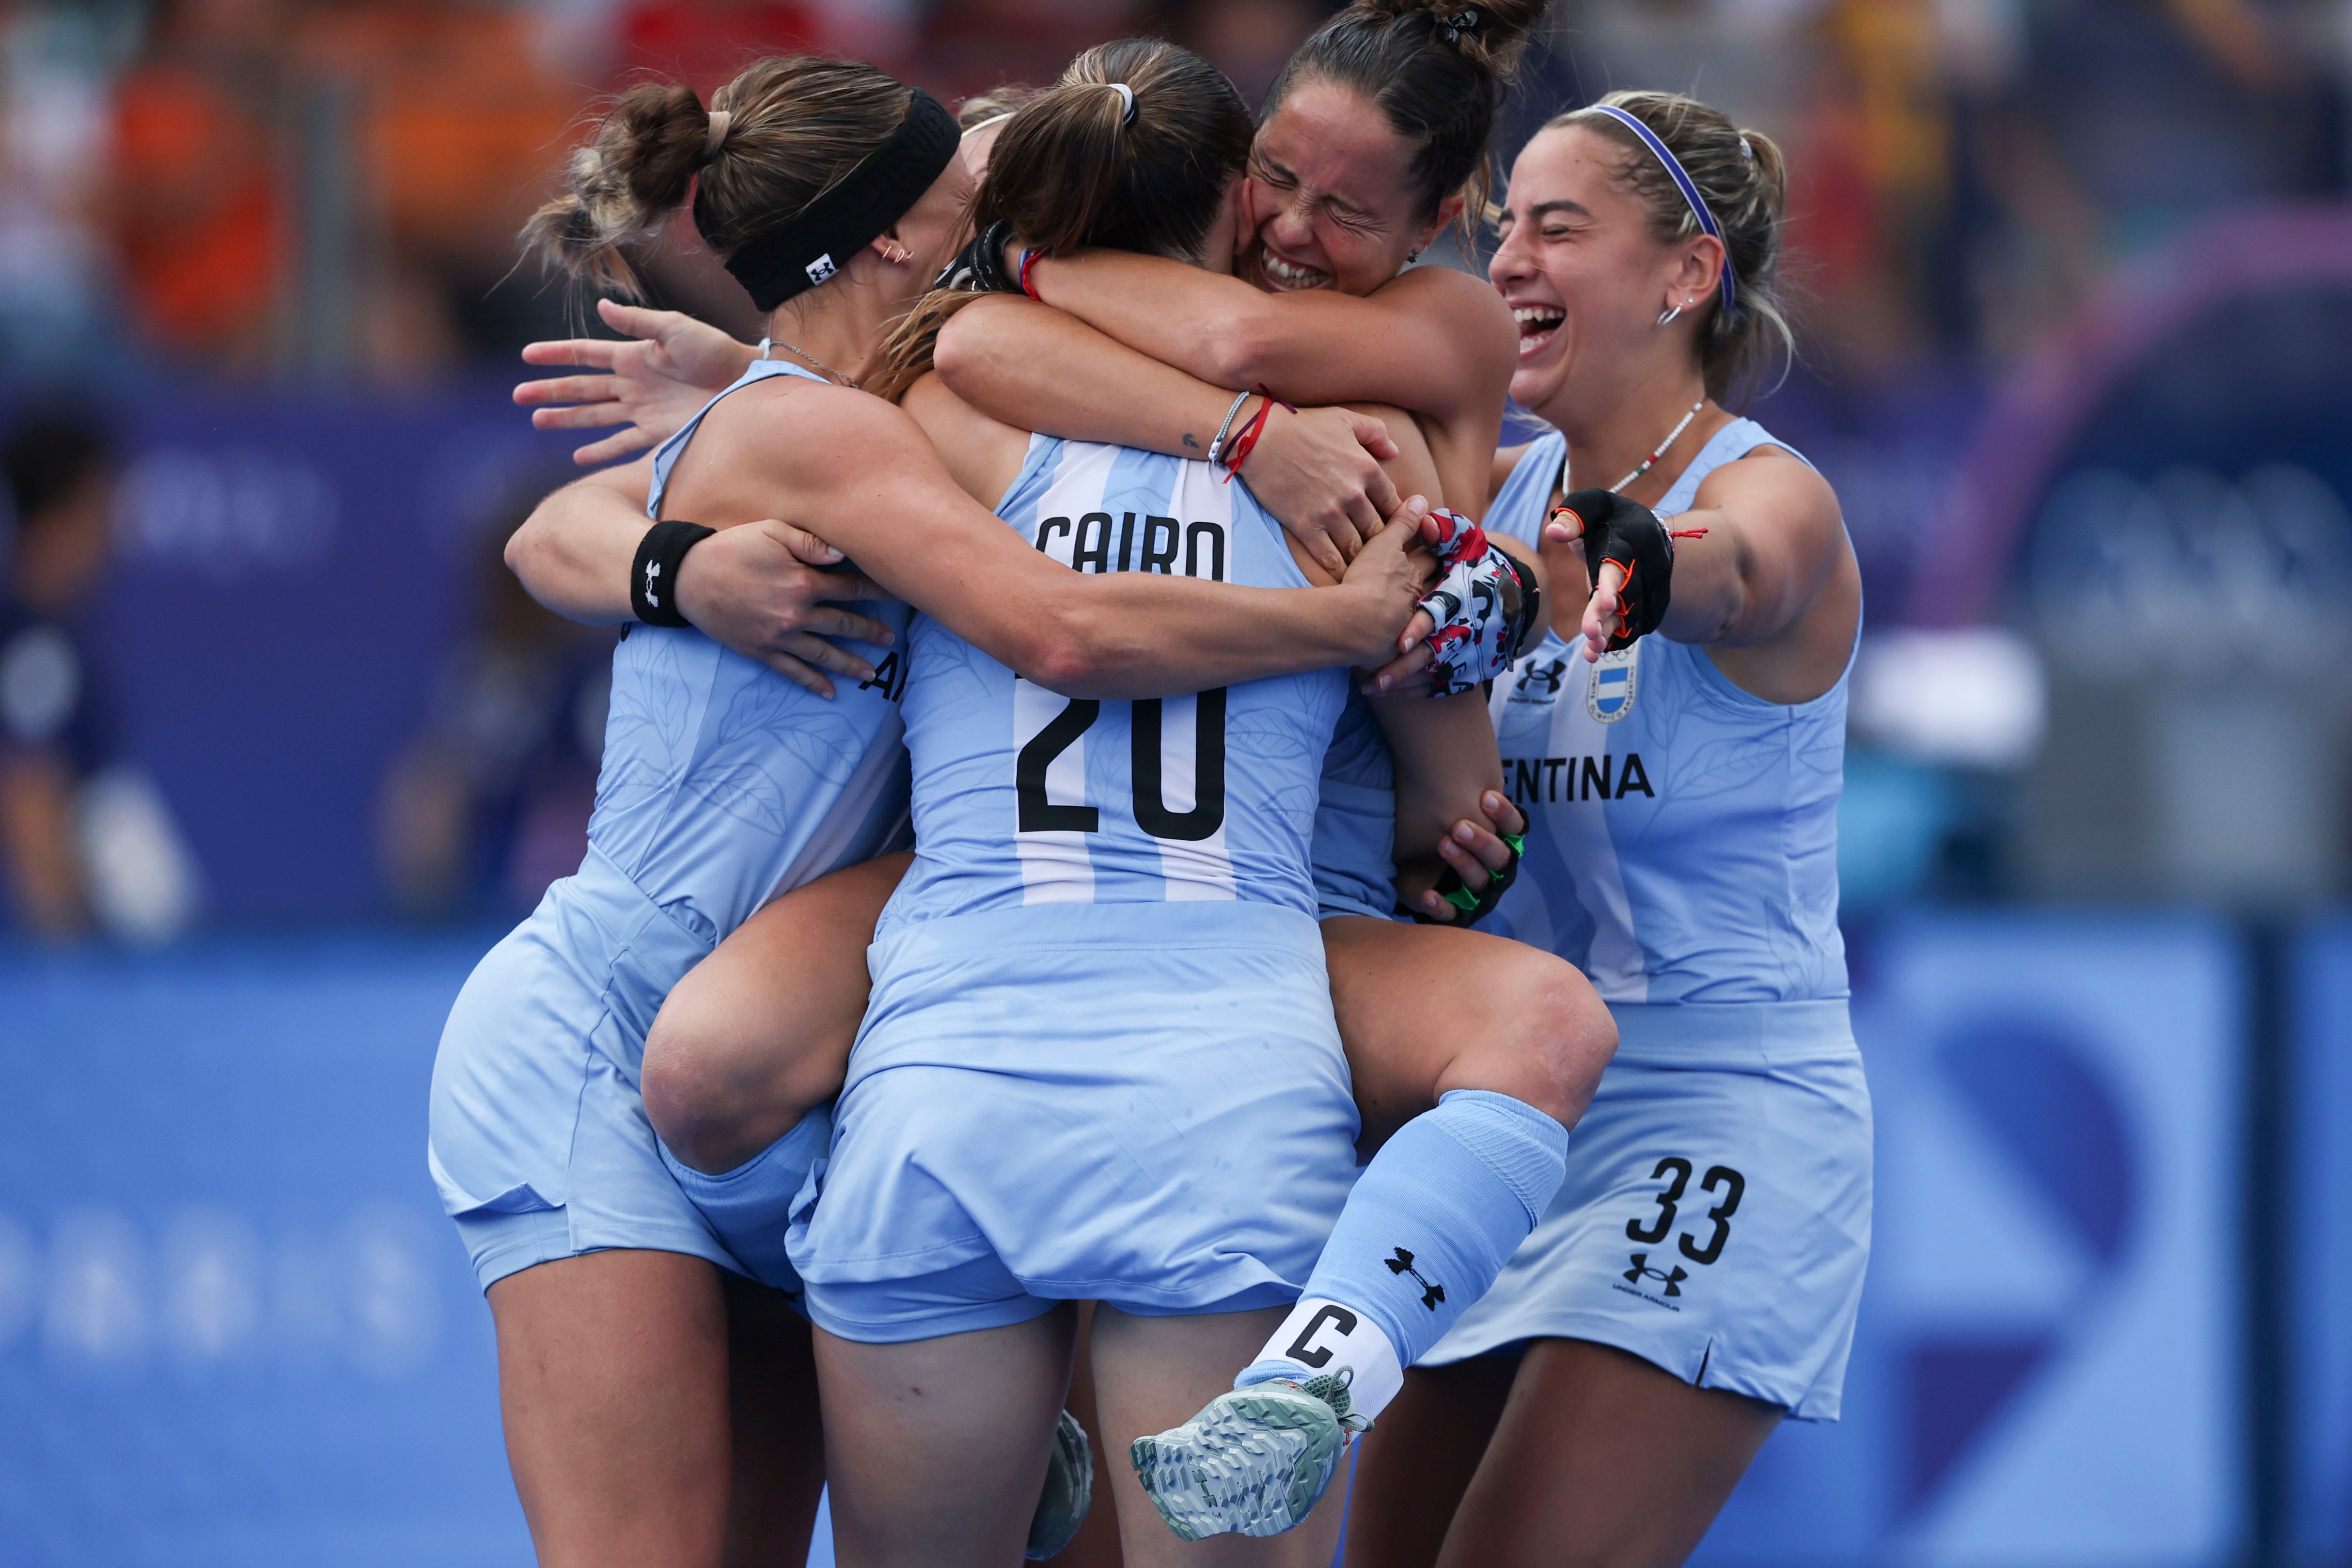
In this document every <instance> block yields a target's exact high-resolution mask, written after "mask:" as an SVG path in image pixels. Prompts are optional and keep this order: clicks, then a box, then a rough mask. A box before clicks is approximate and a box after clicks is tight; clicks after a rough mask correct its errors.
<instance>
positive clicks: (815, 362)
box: [760, 338, 1689, 435]
mask: <svg viewBox="0 0 2352 1568" xmlns="http://www.w3.org/2000/svg"><path fill="white" fill-rule="evenodd" d="M771 343H773V344H774V345H775V346H776V347H778V348H780V349H782V350H783V351H784V352H785V353H789V354H795V355H797V356H799V357H800V358H802V359H804V360H806V361H808V362H809V363H810V365H811V366H813V367H814V368H815V369H817V370H821V371H823V372H824V374H826V375H828V376H830V377H832V378H833V380H834V381H835V383H836V384H839V385H842V386H846V387H849V388H851V389H852V390H856V386H857V382H856V379H855V378H854V377H851V376H846V375H844V374H841V373H840V372H839V371H837V370H835V369H834V368H833V366H831V365H829V364H827V363H824V361H823V360H821V359H819V358H817V357H816V355H814V354H813V353H809V352H808V350H806V349H804V348H803V347H801V346H800V345H799V344H798V343H788V342H785V341H784V340H783V339H782V338H761V340H760V357H761V359H766V358H767V357H768V345H769V344H771ZM1684 423H1685V424H1687V423H1689V421H1687V420H1685V422H1684ZM1675 434H1676V435H1680V434H1681V432H1680V431H1679V430H1677V431H1676V432H1675Z"/></svg>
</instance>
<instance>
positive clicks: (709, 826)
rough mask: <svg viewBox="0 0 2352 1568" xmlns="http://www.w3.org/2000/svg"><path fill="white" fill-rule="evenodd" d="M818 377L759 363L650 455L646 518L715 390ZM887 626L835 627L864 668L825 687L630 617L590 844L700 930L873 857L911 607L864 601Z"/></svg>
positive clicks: (892, 770)
mask: <svg viewBox="0 0 2352 1568" xmlns="http://www.w3.org/2000/svg"><path fill="white" fill-rule="evenodd" d="M779 375H798V376H804V377H807V379H809V380H811V381H818V382H820V383H822V378H821V377H818V376H815V375H812V374H810V373H809V372H807V371H804V370H803V369H801V367H800V366H798V365H795V364H789V363H783V362H782V361H779V360H761V361H759V362H757V363H754V364H753V365H752V366H751V369H750V370H748V371H746V372H744V373H743V375H742V377H741V378H740V380H738V381H737V382H735V384H733V385H731V386H730V387H728V388H727V390H726V391H725V392H721V393H720V394H719V397H714V398H712V399H711V400H710V402H709V404H706V405H704V406H703V409H702V412H701V413H700V414H698V415H696V416H694V418H693V419H692V420H691V421H690V422H688V425H687V426H686V427H685V428H684V429H682V430H680V431H678V432H677V434H676V435H675V436H672V437H670V438H669V439H668V440H667V441H665V442H663V443H662V444H661V446H660V447H659V448H658V449H657V450H656V452H655V454H654V477H653V489H652V495H651V498H650V500H648V502H647V504H646V515H647V516H648V517H654V518H658V517H659V516H660V515H661V505H662V497H663V494H664V492H665V491H667V489H668V487H669V476H670V470H671V468H673V467H674V466H675V465H676V464H677V459H678V457H679V455H680V454H682V453H683V452H684V451H685V450H686V446H687V443H688V442H689V441H691V440H692V439H694V433H695V431H696V430H697V429H698V428H700V426H701V424H702V421H703V419H704V417H705V416H708V415H709V412H710V410H711V408H713V407H715V406H716V405H718V403H719V398H723V397H725V396H727V395H729V394H730V393H733V392H735V391H738V390H739V389H740V388H742V387H746V386H750V385H751V384H754V383H756V382H761V381H765V380H768V379H769V378H770V377H772V376H779ZM857 610H858V612H859V613H860V614H862V615H866V616H871V617H872V618H874V619H876V620H878V621H880V622H882V623H883V624H884V625H885V626H889V627H891V628H892V629H893V630H894V631H896V632H897V633H898V641H897V643H896V644H895V645H894V646H893V647H889V648H882V647H875V646H873V645H872V644H869V643H862V642H856V641H851V640H849V639H846V638H845V639H840V640H841V643H842V646H843V647H846V648H848V649H850V650H851V651H853V652H855V653H856V654H857V655H858V656H859V657H861V658H864V659H866V662H868V663H869V664H871V665H873V666H874V667H875V678H874V679H872V680H871V681H867V682H865V683H864V684H862V685H861V684H856V683H853V682H850V681H848V680H846V679H842V680H836V681H835V694H834V696H833V697H832V698H831V699H830V700H827V699H825V698H822V697H819V696H817V695H815V694H814V692H810V691H807V690H804V689H802V688H801V687H798V686H795V685H794V684H793V682H791V681H790V680H787V679H784V677H782V676H781V675H779V674H777V673H776V672H775V671H774V670H772V669H771V668H768V667H767V666H766V665H764V664H761V663H760V662H758V661H757V660H755V659H751V658H745V657H744V656H743V655H741V654H740V653H737V652H735V651H734V650H733V649H731V648H728V647H721V646H720V645H719V643H717V642H714V641H713V640H711V639H710V638H709V637H705V636H704V635H703V634H702V633H701V632H698V631H696V630H693V629H691V628H688V627H669V626H631V627H630V628H629V631H628V635H627V636H626V637H625V638H624V639H623V641H622V643H621V646H620V647H619V648H618V649H617V650H615V652H614V656H613V706H612V712H611V717H610V718H609V719H608V720H607V721H606V723H605V727H604V771H603V773H602V774H601V775H600V776H599V777H598V779H597V782H596V811H595V815H594V816H593V817H592V818H591V819H590V821H589V824H588V842H589V843H590V844H591V845H593V847H595V848H596V849H597V850H598V851H599V852H600V853H602V854H603V855H604V857H605V858H607V859H609V860H611V861H612V862H613V863H614V865H615V866H617V867H618V868H620V869H621V871H622V872H623V873H624V874H625V875H626V876H627V877H628V878H629V879H631V880H632V881H634V882H635V883H636V884H637V886H638V887H640V888H641V889H644V890H645V892H646V896H647V897H648V898H650V899H652V900H653V901H654V902H655V903H656V904H657V905H659V906H660V907H661V908H662V909H664V910H667V911H668V912H669V914H670V915H671V916H672V918H674V919H677V920H678V921H681V922H683V923H685V924H686V925H688V927H690V928H692V929H694V930H696V931H699V932H701V933H702V934H703V935H705V936H706V937H708V938H709V939H711V940H714V941H715V940H717V939H718V938H719V937H723V936H725V935H726V934H727V933H728V932H729V931H733V930H734V929H735V928H736V927H737V926H739V925H740V924H741V923H742V922H743V921H744V920H745V919H747V918H748V917H749V916H750V915H751V913H752V912H753V911H754V910H757V909H759V908H760V906H761V905H762V904H764V903H766V902H767V901H768V900H770V899H772V898H774V897H776V896H777V895H779V894H781V893H784V892H789V891H790V890H792V889H793V888H796V887H799V886H800V885H802V884H803V883H804V882H808V881H812V880H814V879H816V878H818V877H821V876H823V875H824V873H825V872H827V871H830V870H833V869H834V868H836V867H840V866H846V865H854V864H856V862H857V861H860V860H865V859H868V858H872V857H873V856H874V855H876V854H877V853H879V852H880V851H881V850H883V849H884V848H885V847H887V846H888V844H889V841H890V839H891V838H892V837H893V836H894V835H895V834H896V833H897V832H898V830H899V829H900V828H901V827H902V826H903V825H904V822H905V818H906V811H907V767H906V753H905V752H904V750H903V749H902V747H901V746H900V744H899V742H900V739H901V737H902V735H903V733H904V728H905V727H904V724H903V722H902V721H901V717H900V714H899V710H898V702H897V701H896V700H895V699H896V698H897V697H898V694H899V693H900V692H901V691H903V690H904V689H905V687H906V684H907V675H906V672H907V668H908V665H907V657H908V656H907V628H908V621H909V620H910V619H911V614H910V612H909V611H908V607H907V606H906V605H902V604H899V603H898V602H896V601H887V602H877V603H870V604H860V605H857Z"/></svg>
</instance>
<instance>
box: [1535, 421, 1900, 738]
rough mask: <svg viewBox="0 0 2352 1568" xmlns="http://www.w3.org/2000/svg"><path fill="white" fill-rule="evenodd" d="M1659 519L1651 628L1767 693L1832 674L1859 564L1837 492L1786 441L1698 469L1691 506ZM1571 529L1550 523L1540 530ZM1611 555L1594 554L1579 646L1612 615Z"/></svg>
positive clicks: (1791, 690) (1848, 627)
mask: <svg viewBox="0 0 2352 1568" xmlns="http://www.w3.org/2000/svg"><path fill="white" fill-rule="evenodd" d="M1667 526H1668V527H1669V528H1671V529H1672V530H1673V531H1675V533H1677V534H1679V535H1683V536H1684V537H1682V538H1680V539H1679V540H1678V542H1677V543H1676V545H1675V560H1674V584H1673V592H1672V595H1671V596H1670V597H1669V599H1668V601H1667V606H1666V613H1665V618H1664V620H1663V621H1662V622H1661V623H1660V624H1659V626H1658V632H1659V634H1660V635H1662V636H1664V637H1670V638H1672V639H1673V640H1675V642H1684V643H1702V644H1706V645H1708V646H1709V647H1710V649H1711V650H1712V651H1713V653H1714V657H1715V659H1716V663H1717V665H1718V666H1719V667H1720V668H1722V669H1723V671H1724V673H1725V674H1726V675H1727V676H1729V677H1730V678H1731V679H1733V680H1734V681H1735V682H1737V683H1738V685H1740V686H1741V687H1742V688H1744V689H1747V690H1748V691H1750V692H1753V693H1754V694H1755V695H1757V696H1759V697H1762V698H1764V699H1765V700H1768V701H1774V702H1802V701H1809V700H1811V699H1812V698H1815V697H1818V696H1820V695H1821V694H1822V692H1824V691H1826V690H1828V689H1830V687H1832V685H1834V684H1835V683H1836V681H1837V677H1838V674H1839V672H1841V671H1842V670H1843V669H1844V668H1845V665H1846V661H1847V658H1848V657H1849V656H1850V655H1851V653H1852V652H1853V637H1854V629H1855V627H1856V626H1857V624H1858V623H1859V620H1860V616H1861V614H1862V576H1861V571H1860V568H1859V567H1858V566H1857V565H1856V564H1855V562H1854V555H1853V545H1852V544H1851V543H1849V542H1847V539H1846V533H1845V524H1844V521H1843V519H1842V517H1841V516H1840V513H1839V510H1838V503H1837V495H1836V493H1835V492H1834V491H1832V489H1830V486H1829V482H1828V481H1827V480H1825V479H1822V477H1821V475H1819V474H1817V473H1815V472H1814V471H1813V470H1812V469H1811V468H1809V467H1808V466H1807V465H1805V464H1804V463H1802V462H1801V461H1799V460H1798V459H1797V458H1793V457H1790V456H1788V455H1787V454H1785V453H1780V452H1774V451H1765V452H1759V453H1757V454H1754V455H1751V456H1749V457H1746V458H1740V459H1739V460H1738V462H1733V463H1726V464H1725V465H1724V466H1723V467H1722V468H1717V470H1716V471H1715V472H1714V473H1712V474H1710V475H1708V476H1707V478H1706V482H1705V483H1703V484H1701V485H1700V486H1699V489H1698V494H1697V495H1696V497H1695V498H1694V499H1693V504H1692V507H1691V510H1689V511H1686V512H1684V513H1682V514H1681V515H1679V516H1677V517H1675V518H1674V519H1672V520H1670V521H1668V524H1667ZM1555 529H1559V530H1560V532H1559V534H1558V537H1560V538H1562V539H1566V538H1569V537H1572V536H1573V534H1574V532H1575V530H1574V528H1573V527H1572V526H1571V527H1563V525H1561V524H1557V523H1555V524H1549V525H1547V527H1546V536H1547V537H1553V536H1554V535H1553V530H1555ZM1621 581H1622V578H1621V575H1620V574H1619V572H1618V570H1617V568H1616V567H1615V566H1614V565H1611V564H1603V565H1602V567H1601V573H1600V581H1599V582H1598V583H1597V584H1595V585H1594V589H1593V593H1592V597H1591V600H1590V601H1589V602H1588V603H1587V605H1586V606H1585V611H1584V620H1583V626H1582V630H1583V633H1584V638H1585V647H1586V657H1587V658H1595V657H1597V656H1598V652H1599V649H1600V648H1601V647H1602V646H1603V645H1604V644H1605V642H1606V639H1607V635H1608V634H1607V632H1606V631H1605V630H1604V628H1605V627H1609V626H1612V625H1613V623H1614V621H1615V619H1616V616H1617V615H1618V602H1617V594H1616V590H1617V587H1618V585H1619V584H1620V582H1621Z"/></svg>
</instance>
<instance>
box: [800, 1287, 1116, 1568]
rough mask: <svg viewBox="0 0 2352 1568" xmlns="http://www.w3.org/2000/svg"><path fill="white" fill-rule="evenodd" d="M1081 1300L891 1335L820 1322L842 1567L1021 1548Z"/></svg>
mask: <svg viewBox="0 0 2352 1568" xmlns="http://www.w3.org/2000/svg"><path fill="white" fill-rule="evenodd" d="M1074 1317H1075V1313H1074V1310H1072V1309H1071V1308H1069V1307H1068V1306H1062V1307H1057V1308H1055V1309H1054V1310H1051V1311H1048V1312H1046V1313H1045V1314H1044V1315H1043V1316H1039V1317H1033V1318H1029V1319H1027V1320H1025V1321H1021V1322H1017V1323H1012V1324H1007V1325H1004V1326H1003V1327H998V1328H989V1329H977V1330H973V1331H969V1332H965V1333H953V1334H943V1335H940V1336H939V1337H938V1338H935V1339H923V1340H911V1341H907V1342H900V1343H896V1344H869V1343H861V1342H858V1341H856V1340H847V1339H843V1338H841V1337H839V1336H838V1335H835V1334H831V1333H827V1332H825V1331H824V1330H822V1329H820V1330H818V1331H817V1333H816V1362H817V1371H818V1374H819V1379H820V1381H821V1383H822V1384H823V1387H824V1411H825V1464H826V1470H827V1473H828V1474H829V1475H830V1477H831V1478H832V1481H833V1541H834V1555H835V1559H836V1560H837V1561H839V1562H840V1563H842V1565H843V1568H957V1565H959V1564H971V1565H972V1568H982V1565H983V1564H985V1565H986V1568H1002V1565H1003V1564H1004V1563H1017V1562H1019V1561H1020V1560H1021V1557H1022V1553H1023V1551H1024V1547H1025V1544H1026V1542H1027V1541H1028V1539H1029V1525H1030V1520H1031V1517H1032V1515H1033V1514H1034V1511H1035V1506H1036V1504H1035V1500H1036V1497H1037V1494H1038V1491H1039V1489H1040V1488H1042V1487H1043V1486H1044V1484H1045V1468H1046V1457H1047V1452H1046V1451H1047V1444H1048V1442H1049V1441H1050V1440H1051V1438H1052V1436H1053V1432H1054V1427H1055V1422H1056V1421H1057V1420H1058V1419H1059V1417H1060V1415H1061V1409H1062V1395H1063V1392H1064V1389H1065V1388H1066V1385H1067V1384H1068V1381H1069V1369H1070V1348H1071V1341H1072V1336H1073V1320H1074Z"/></svg>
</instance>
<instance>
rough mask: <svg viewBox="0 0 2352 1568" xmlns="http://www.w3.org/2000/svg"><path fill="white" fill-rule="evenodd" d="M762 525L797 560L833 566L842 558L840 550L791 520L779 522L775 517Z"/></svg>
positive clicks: (816, 564)
mask: <svg viewBox="0 0 2352 1568" xmlns="http://www.w3.org/2000/svg"><path fill="white" fill-rule="evenodd" d="M761 527H762V528H765V529H766V530H767V531H768V534H769V537H771V538H772V539H774V540H776V541H778V542H781V543H782V545H783V547H784V548H785V549H786V550H789V551H791V552H793V558H794V559H795V560H798V561H800V562H802V563H804V564H806V565H810V566H831V565H834V564H835V563H838V562H839V561H840V560H841V559H842V553H841V552H840V551H838V550H836V549H835V548H834V547H833V546H832V545H830V544H827V543H826V542H824V540H822V539H819V538H818V537H817V536H816V535H815V534H814V533H811V532H810V531H808V530H807V529H805V528H794V527H793V525H792V524H791V523H789V522H778V521H775V520H774V519H773V518H771V519H769V520H768V521H765V522H763V523H762V524H761Z"/></svg>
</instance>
